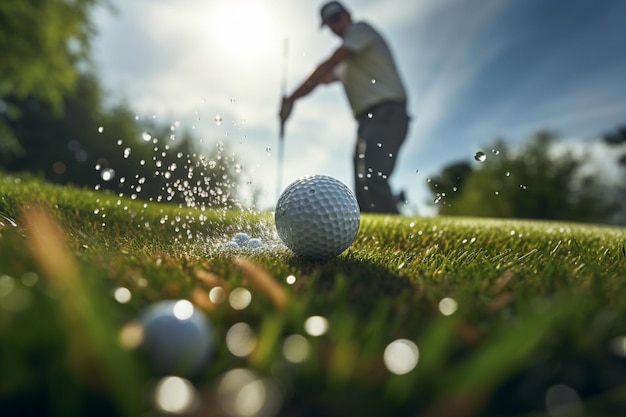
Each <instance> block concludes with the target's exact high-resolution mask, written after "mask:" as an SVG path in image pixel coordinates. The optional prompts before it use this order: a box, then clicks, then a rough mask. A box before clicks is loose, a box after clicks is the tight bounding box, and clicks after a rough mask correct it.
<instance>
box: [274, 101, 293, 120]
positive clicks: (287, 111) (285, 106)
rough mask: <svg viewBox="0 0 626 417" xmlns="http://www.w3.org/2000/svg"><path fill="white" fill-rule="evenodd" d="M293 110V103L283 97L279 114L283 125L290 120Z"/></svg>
mask: <svg viewBox="0 0 626 417" xmlns="http://www.w3.org/2000/svg"><path fill="white" fill-rule="evenodd" d="M292 110H293V101H291V100H289V99H288V98H287V97H283V101H282V103H281V105H280V113H279V114H278V116H279V117H280V121H281V122H282V123H285V121H286V120H287V119H288V118H289V116H290V115H291V111H292Z"/></svg>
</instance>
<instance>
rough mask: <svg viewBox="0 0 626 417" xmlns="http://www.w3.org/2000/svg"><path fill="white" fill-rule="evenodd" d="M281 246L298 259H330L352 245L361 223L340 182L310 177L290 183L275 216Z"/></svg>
mask: <svg viewBox="0 0 626 417" xmlns="http://www.w3.org/2000/svg"><path fill="white" fill-rule="evenodd" d="M274 221H275V223H276V231H277V232H278V236H279V237H280V239H281V240H282V241H283V243H284V244H285V245H286V246H287V247H288V248H289V249H291V250H292V251H293V252H295V253H296V254H298V255H301V256H303V257H306V258H310V259H320V260H321V259H329V258H332V257H334V256H337V255H339V254H340V253H342V252H343V251H345V250H346V249H347V248H348V247H349V246H350V245H351V244H352V242H353V241H354V238H355V237H356V235H357V233H358V231H359V225H360V222H361V213H360V211H359V204H358V203H357V201H356V198H355V197H354V194H353V193H352V191H351V190H350V188H348V187H347V186H346V185H345V184H344V183H342V182H341V181H339V180H337V179H335V178H332V177H329V176H326V175H312V176H307V177H303V178H300V179H298V180H296V181H294V182H293V183H291V184H290V185H289V186H288V187H287V188H286V189H285V191H283V193H282V194H281V196H280V198H279V199H278V203H277V204H276V212H275V214H274Z"/></svg>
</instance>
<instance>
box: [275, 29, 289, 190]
mask: <svg viewBox="0 0 626 417" xmlns="http://www.w3.org/2000/svg"><path fill="white" fill-rule="evenodd" d="M288 54H289V39H288V38H285V40H284V44H283V69H282V75H281V86H280V99H281V101H282V99H283V98H284V97H285V95H286V94H287V57H288ZM284 154H285V122H284V121H283V120H282V119H281V120H280V132H279V134H278V166H277V168H276V200H278V197H279V196H280V192H281V185H282V184H281V183H282V177H283V160H284Z"/></svg>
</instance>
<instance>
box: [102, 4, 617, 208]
mask: <svg viewBox="0 0 626 417" xmlns="http://www.w3.org/2000/svg"><path fill="white" fill-rule="evenodd" d="M111 2H112V3H113V5H114V8H115V9H116V10H115V12H112V11H111V10H110V9H107V8H101V9H98V10H97V11H96V13H95V15H94V23H95V25H96V28H97V31H98V35H97V37H96V39H95V42H94V44H93V53H94V62H95V67H96V71H97V73H98V74H99V75H100V77H101V81H102V83H103V85H104V87H105V89H106V90H107V91H108V92H109V97H110V99H111V101H112V102H114V101H115V100H124V101H126V102H128V103H129V105H130V107H131V108H132V109H133V110H134V111H135V112H136V113H137V115H140V116H141V117H146V118H154V119H156V120H157V121H158V122H159V123H160V124H164V125H173V126H176V128H177V129H187V130H189V131H190V132H192V133H193V134H194V136H196V137H197V138H198V140H199V143H198V146H199V149H200V150H201V151H207V152H208V151H210V150H212V149H214V148H215V146H216V144H217V143H218V142H223V143H224V144H225V145H226V146H227V148H228V149H229V150H230V151H231V152H233V153H234V155H235V157H236V158H237V160H238V162H240V163H241V164H242V165H243V167H244V169H243V171H242V172H241V174H239V175H241V176H242V178H241V179H240V183H241V189H240V194H241V195H242V198H243V199H244V201H245V199H246V198H248V197H249V196H250V195H252V192H253V191H254V190H255V189H259V190H261V198H260V201H259V202H258V207H260V208H263V209H265V208H269V209H271V208H273V206H274V204H275V202H276V199H277V196H278V193H279V191H280V190H281V189H282V188H284V187H286V186H287V185H288V184H289V183H291V182H292V181H294V180H295V179H297V178H299V177H302V176H304V175H311V174H326V175H331V176H333V177H335V178H337V179H339V180H341V181H343V182H344V183H346V184H347V185H349V186H350V187H353V174H352V154H353V152H354V142H355V136H356V122H355V121H354V119H353V117H352V115H351V111H350V109H349V106H348V103H347V100H346V98H345V96H344V94H343V90H342V87H341V86H340V85H339V84H337V83H335V84H332V85H328V86H320V87H318V88H317V89H316V90H315V91H313V93H311V95H309V96H307V97H306V98H304V99H302V100H300V101H298V102H297V103H296V106H295V108H294V111H293V114H292V116H291V118H290V119H289V120H288V122H287V126H286V134H285V142H284V161H283V164H284V165H283V177H282V178H281V179H280V180H278V178H277V169H278V164H279V158H278V153H279V152H278V148H279V139H278V131H279V124H278V116H277V114H278V109H279V103H280V97H281V95H282V90H283V83H285V84H286V85H287V90H288V92H291V91H292V90H293V89H294V88H295V87H297V85H298V84H299V83H300V82H301V81H302V80H303V79H304V78H306V76H307V75H308V74H309V73H310V72H311V71H312V70H313V69H314V68H315V66H316V65H317V64H319V63H320V62H321V61H323V60H324V59H325V58H327V57H328V56H329V55H330V53H332V51H334V49H336V48H337V47H338V46H339V45H340V39H338V38H336V37H335V36H334V35H333V34H332V33H331V32H330V31H329V30H328V29H327V28H323V29H320V27H319V26H320V21H319V7H320V6H321V5H322V4H323V1H311V0H111ZM343 3H344V4H345V5H346V7H347V8H348V9H349V10H350V11H351V14H352V18H353V20H355V21H360V20H364V21H367V22H369V23H370V24H372V25H373V26H374V27H375V28H376V29H378V30H379V31H380V32H381V33H382V35H383V36H384V37H385V39H386V40H387V41H388V43H389V45H390V47H391V49H392V53H393V54H394V58H395V60H396V63H397V65H398V67H399V69H400V73H401V75H402V78H403V80H404V83H405V85H406V87H407V91H408V95H409V102H408V110H409V113H410V115H411V117H412V121H411V125H410V128H409V134H408V136H407V139H406V141H405V143H404V145H403V147H402V148H401V150H400V154H399V156H398V159H397V165H396V170H395V172H394V174H393V176H392V177H391V184H392V186H393V188H394V189H395V190H396V191H399V190H404V191H405V192H406V195H407V198H408V200H409V205H408V208H407V210H408V211H409V212H410V213H411V214H415V213H417V214H421V215H428V214H432V213H433V206H432V205H431V204H429V203H428V200H429V196H430V194H429V193H428V187H427V180H428V178H429V177H430V176H435V175H437V173H439V172H440V171H441V170H442V168H444V167H445V166H446V165H448V164H450V163H453V162H457V161H460V160H466V161H473V155H474V154H475V153H476V152H477V151H483V152H485V153H487V155H488V157H495V153H490V152H489V151H490V150H491V149H489V146H490V145H491V144H493V142H494V140H495V139H496V138H502V139H504V140H505V142H507V143H510V144H511V145H512V146H515V145H516V144H519V143H521V142H523V141H525V140H527V139H528V138H530V137H531V136H532V135H533V134H534V133H536V132H537V131H539V130H542V129H550V130H552V131H555V132H557V133H558V134H559V136H560V137H561V138H563V140H564V141H569V142H571V143H572V144H573V145H576V146H578V147H579V148H580V147H587V146H592V142H591V141H592V139H594V138H597V137H598V136H599V135H601V134H603V133H607V132H609V131H612V130H614V129H615V128H616V127H618V126H620V125H623V124H626V42H625V40H626V25H625V24H624V22H625V21H626V2H624V1H622V0H597V1H589V0H518V1H513V0H419V1H418V0H411V1H407V0H386V1H384V2H381V1H377V0H349V1H344V2H343ZM600 153H601V152H600ZM601 154H602V153H601ZM602 155H604V156H603V157H610V155H608V156H607V155H606V154H602Z"/></svg>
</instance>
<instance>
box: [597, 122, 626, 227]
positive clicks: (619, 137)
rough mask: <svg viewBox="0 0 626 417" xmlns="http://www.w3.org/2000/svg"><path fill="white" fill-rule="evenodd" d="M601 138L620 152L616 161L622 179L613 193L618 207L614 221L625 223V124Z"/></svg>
mask: <svg viewBox="0 0 626 417" xmlns="http://www.w3.org/2000/svg"><path fill="white" fill-rule="evenodd" d="M602 140H603V141H604V143H605V144H606V145H607V146H610V147H611V148H613V149H615V151H616V152H621V153H620V154H619V157H618V163H619V164H620V167H621V171H622V181H621V182H620V183H619V184H618V185H617V187H616V188H617V189H616V192H615V193H614V196H615V202H616V205H617V207H618V209H617V211H616V214H615V219H614V221H615V222H616V223H620V224H626V181H624V180H623V178H626V126H621V127H618V128H617V129H615V130H614V131H613V132H609V133H607V134H605V135H604V136H603V138H602Z"/></svg>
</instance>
